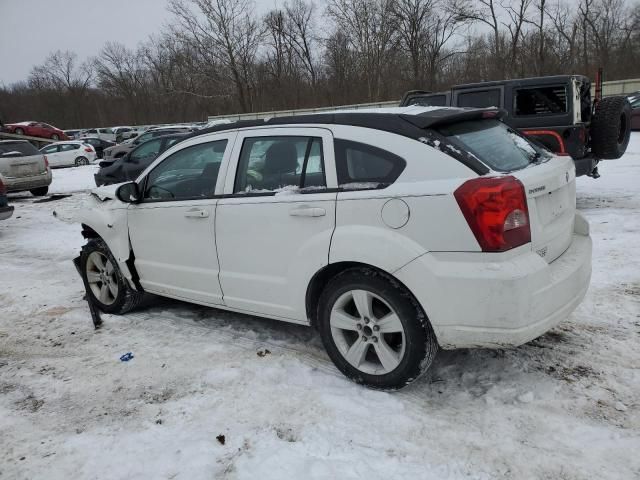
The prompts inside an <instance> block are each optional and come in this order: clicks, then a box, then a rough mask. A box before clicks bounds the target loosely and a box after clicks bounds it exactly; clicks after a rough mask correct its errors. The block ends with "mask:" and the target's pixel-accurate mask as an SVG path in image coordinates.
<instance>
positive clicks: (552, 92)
mask: <svg viewBox="0 0 640 480" xmlns="http://www.w3.org/2000/svg"><path fill="white" fill-rule="evenodd" d="M513 110H514V112H515V115H517V116H526V115H544V114H550V113H551V114H553V113H566V112H567V88H566V87H565V86H564V85H561V86H556V87H537V88H521V89H518V90H516V91H515V93H514V95H513Z"/></svg>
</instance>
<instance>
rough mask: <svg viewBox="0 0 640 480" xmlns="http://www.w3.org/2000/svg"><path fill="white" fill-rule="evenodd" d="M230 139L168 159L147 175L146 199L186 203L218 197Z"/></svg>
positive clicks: (198, 146)
mask: <svg viewBox="0 0 640 480" xmlns="http://www.w3.org/2000/svg"><path fill="white" fill-rule="evenodd" d="M226 147H227V140H218V141H217V142H208V143H201V144H198V145H193V146H191V147H187V148H184V149H182V150H180V151H178V152H176V153H174V154H173V155H171V156H169V157H167V158H165V159H164V160H163V161H162V163H160V164H159V165H158V166H156V167H155V168H154V169H153V170H152V171H151V173H150V174H149V175H148V176H147V181H146V186H145V192H144V198H145V199H148V200H186V199H198V198H209V197H212V196H213V195H214V194H215V189H216V181H217V179H218V172H219V171H220V164H221V163H222V158H223V157H224V151H225V149H226Z"/></svg>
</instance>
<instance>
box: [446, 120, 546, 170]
mask: <svg viewBox="0 0 640 480" xmlns="http://www.w3.org/2000/svg"><path fill="white" fill-rule="evenodd" d="M439 132H440V133H441V134H443V135H445V136H446V137H447V138H448V139H449V140H450V141H451V142H452V143H453V144H454V145H457V146H458V147H461V148H463V149H465V150H466V151H468V152H469V153H472V154H473V155H475V156H476V157H477V158H479V159H480V160H481V161H482V162H484V163H485V164H486V165H488V166H489V167H491V168H492V169H493V170H496V171H498V172H509V171H513V170H520V169H522V168H524V167H526V166H527V165H529V164H530V163H532V162H535V161H538V160H542V159H547V158H550V155H549V154H548V152H547V151H546V150H543V149H542V148H540V147H537V146H535V145H534V144H533V143H531V142H529V141H528V140H527V139H526V138H524V137H522V136H521V135H519V134H518V133H517V132H516V131H515V130H513V129H511V128H509V127H508V126H506V125H505V124H504V123H502V122H498V121H497V120H481V121H469V122H460V123H455V124H453V125H448V126H446V127H442V128H440V129H439Z"/></svg>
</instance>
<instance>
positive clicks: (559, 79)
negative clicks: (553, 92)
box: [451, 75, 591, 91]
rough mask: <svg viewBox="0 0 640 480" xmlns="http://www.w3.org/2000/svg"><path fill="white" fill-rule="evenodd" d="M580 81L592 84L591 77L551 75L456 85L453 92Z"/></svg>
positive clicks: (452, 88)
mask: <svg viewBox="0 0 640 480" xmlns="http://www.w3.org/2000/svg"><path fill="white" fill-rule="evenodd" d="M574 78H575V79H578V80H580V81H582V82H587V83H590V82H591V81H590V80H589V77H585V76H584V75H550V76H548V77H529V78H513V79H510V80H488V81H486V82H476V83H465V84H462V85H454V86H453V87H451V90H452V91H454V90H461V89H467V88H482V87H496V86H500V85H506V84H509V85H512V86H516V87H523V86H529V85H530V86H536V85H538V86H539V85H548V84H553V83H566V82H568V81H570V80H571V79H574Z"/></svg>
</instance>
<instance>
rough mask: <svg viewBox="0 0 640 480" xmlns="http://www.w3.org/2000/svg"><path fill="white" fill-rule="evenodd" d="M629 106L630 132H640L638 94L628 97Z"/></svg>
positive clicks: (639, 101) (639, 99) (639, 97)
mask: <svg viewBox="0 0 640 480" xmlns="http://www.w3.org/2000/svg"><path fill="white" fill-rule="evenodd" d="M628 98H629V103H630V104H631V130H640V92H636V93H633V94H631V95H629V97H628Z"/></svg>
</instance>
